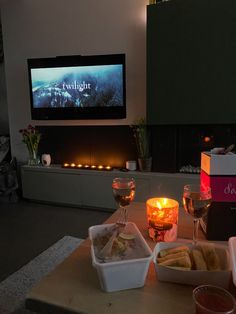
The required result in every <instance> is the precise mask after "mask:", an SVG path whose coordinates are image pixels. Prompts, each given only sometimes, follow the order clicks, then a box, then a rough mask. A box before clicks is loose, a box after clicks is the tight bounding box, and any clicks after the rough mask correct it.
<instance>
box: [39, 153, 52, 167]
mask: <svg viewBox="0 0 236 314" xmlns="http://www.w3.org/2000/svg"><path fill="white" fill-rule="evenodd" d="M41 162H42V165H43V166H45V167H48V166H50V164H51V155H50V154H43V155H42V156H41Z"/></svg>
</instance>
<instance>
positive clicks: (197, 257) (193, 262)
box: [156, 244, 221, 271]
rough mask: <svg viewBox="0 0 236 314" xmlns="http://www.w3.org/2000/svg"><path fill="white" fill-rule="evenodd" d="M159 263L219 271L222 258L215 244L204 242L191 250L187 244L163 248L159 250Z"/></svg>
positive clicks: (182, 268) (187, 268)
mask: <svg viewBox="0 0 236 314" xmlns="http://www.w3.org/2000/svg"><path fill="white" fill-rule="evenodd" d="M156 260H157V264H158V265H160V266H168V267H173V268H176V269H179V270H200V271H207V270H209V271H219V270H221V268H220V260H219V256H218V255H217V253H216V250H215V247H214V245H213V244H204V245H201V246H199V247H197V248H193V249H192V250H190V248H189V247H187V246H177V247H174V248H170V249H163V250H161V251H160V252H159V254H158V256H157V258H156Z"/></svg>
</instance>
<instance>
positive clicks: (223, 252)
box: [153, 242, 236, 288]
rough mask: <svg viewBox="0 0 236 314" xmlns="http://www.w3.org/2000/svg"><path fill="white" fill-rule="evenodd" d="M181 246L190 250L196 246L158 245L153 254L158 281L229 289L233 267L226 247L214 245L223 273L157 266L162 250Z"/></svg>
mask: <svg viewBox="0 0 236 314" xmlns="http://www.w3.org/2000/svg"><path fill="white" fill-rule="evenodd" d="M208 243H209V242H208ZM235 243H236V242H235ZM199 244H200V242H199ZM203 244H204V242H203ZM205 244H206V242H205ZM181 245H187V246H189V247H190V249H191V248H194V245H192V244H190V243H185V242H160V243H157V245H156V246H155V249H154V254H153V262H154V264H155V270H156V275H157V280H159V281H168V282H174V283H181V284H187V285H194V286H195V285H202V284H212V285H218V286H221V287H223V288H228V287H229V283H230V278H231V265H230V258H229V252H228V249H227V247H226V246H224V245H220V244H215V243H214V246H215V250H216V252H217V254H218V256H219V259H220V265H221V269H222V270H221V271H201V270H186V271H185V270H179V269H174V268H171V267H165V266H160V265H158V264H157V261H156V258H157V256H158V253H159V251H160V250H162V249H166V248H171V247H176V246H181ZM235 245H236V244H235Z"/></svg>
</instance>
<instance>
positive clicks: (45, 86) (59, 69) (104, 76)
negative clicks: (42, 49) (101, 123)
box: [27, 54, 126, 120]
mask: <svg viewBox="0 0 236 314" xmlns="http://www.w3.org/2000/svg"><path fill="white" fill-rule="evenodd" d="M27 63H28V72H29V83H30V99H31V116H32V119H33V120H62V119H63V120H64V119H69V120H70V119H122V118H125V117H126V92H125V87H126V86H125V54H113V55H96V56H65V57H64V56H63V57H55V58H39V59H28V60H27Z"/></svg>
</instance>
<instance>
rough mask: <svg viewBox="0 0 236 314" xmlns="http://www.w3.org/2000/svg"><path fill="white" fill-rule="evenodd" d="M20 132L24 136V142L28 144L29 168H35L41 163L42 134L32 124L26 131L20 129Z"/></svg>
mask: <svg viewBox="0 0 236 314" xmlns="http://www.w3.org/2000/svg"><path fill="white" fill-rule="evenodd" d="M19 132H20V133H21V134H22V137H23V139H22V142H23V143H25V144H26V146H27V149H28V152H29V160H28V165H29V166H35V165H38V164H39V163H40V159H39V157H38V145H39V142H40V139H41V134H40V133H39V131H38V130H36V128H35V127H33V126H32V125H31V124H29V125H28V127H27V128H26V129H20V130H19Z"/></svg>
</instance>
